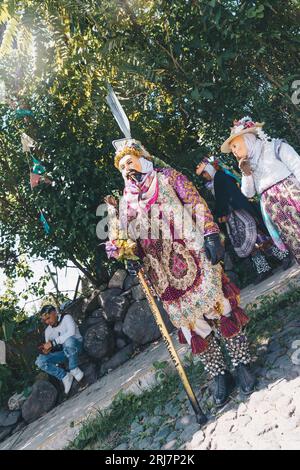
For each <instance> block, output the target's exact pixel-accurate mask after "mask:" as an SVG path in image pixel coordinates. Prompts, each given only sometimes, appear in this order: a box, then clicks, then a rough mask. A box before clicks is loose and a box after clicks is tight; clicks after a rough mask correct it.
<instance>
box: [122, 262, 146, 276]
mask: <svg viewBox="0 0 300 470" xmlns="http://www.w3.org/2000/svg"><path fill="white" fill-rule="evenodd" d="M141 267H142V265H141V262H140V261H137V260H133V259H128V260H127V261H126V269H127V271H128V273H129V274H130V276H136V275H137V273H138V272H139V271H140V269H141Z"/></svg>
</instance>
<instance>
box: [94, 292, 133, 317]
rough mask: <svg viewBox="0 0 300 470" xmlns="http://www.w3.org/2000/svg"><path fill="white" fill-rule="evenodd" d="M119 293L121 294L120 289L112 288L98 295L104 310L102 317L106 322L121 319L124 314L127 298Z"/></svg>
mask: <svg viewBox="0 0 300 470" xmlns="http://www.w3.org/2000/svg"><path fill="white" fill-rule="evenodd" d="M120 294H122V290H121V289H116V288H113V289H108V290H106V291H104V292H101V293H100V295H99V298H100V301H101V305H102V307H103V310H104V318H105V319H106V320H107V321H108V322H116V321H118V320H123V318H124V316H125V314H126V311H127V308H128V306H129V300H128V299H127V297H126V296H125V295H120Z"/></svg>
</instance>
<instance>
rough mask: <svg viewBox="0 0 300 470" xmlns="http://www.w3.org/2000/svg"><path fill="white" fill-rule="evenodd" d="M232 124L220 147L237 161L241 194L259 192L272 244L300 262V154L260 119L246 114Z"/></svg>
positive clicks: (251, 194) (250, 194)
mask: <svg viewBox="0 0 300 470" xmlns="http://www.w3.org/2000/svg"><path fill="white" fill-rule="evenodd" d="M233 124H234V125H233V127H232V128H231V134H230V137H229V138H228V139H227V140H226V141H225V142H224V143H223V145H222V147H221V151H222V152H224V153H230V152H232V153H233V154H234V156H235V157H236V159H237V161H238V162H239V167H240V169H241V171H242V185H241V190H242V192H243V194H244V195H245V196H246V197H249V198H251V197H253V196H254V195H255V194H256V193H257V194H258V195H260V196H261V209H262V214H263V217H264V220H265V223H266V226H267V228H268V230H269V232H270V234H271V236H272V238H273V240H274V242H275V243H276V245H277V246H278V247H279V248H281V249H284V248H288V249H289V250H290V251H291V252H292V254H293V255H294V256H295V258H296V260H297V262H298V263H300V156H299V155H298V153H297V152H296V150H295V149H294V148H293V147H291V146H290V145H289V144H288V143H286V142H284V141H283V140H281V139H273V138H270V137H269V136H267V135H266V134H265V133H264V132H263V131H262V127H263V125H264V123H258V122H253V121H252V120H251V118H250V117H248V116H246V117H244V118H242V119H241V120H240V121H234V123H233ZM278 234H279V236H278Z"/></svg>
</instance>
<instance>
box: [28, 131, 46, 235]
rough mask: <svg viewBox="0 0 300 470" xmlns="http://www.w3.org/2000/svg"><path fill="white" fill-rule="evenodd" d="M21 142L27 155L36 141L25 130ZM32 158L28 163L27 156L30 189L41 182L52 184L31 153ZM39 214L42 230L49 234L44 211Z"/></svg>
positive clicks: (44, 169)
mask: <svg viewBox="0 0 300 470" xmlns="http://www.w3.org/2000/svg"><path fill="white" fill-rule="evenodd" d="M21 144H22V150H23V152H25V153H26V155H27V156H28V153H30V152H31V150H32V149H34V148H35V146H36V142H35V141H34V140H33V139H32V138H31V137H30V136H29V135H27V134H25V132H23V134H22V135H21ZM31 158H32V164H31V165H30V163H29V160H28V157H27V160H28V165H29V171H30V186H31V189H33V188H35V187H36V186H38V185H39V184H41V183H44V184H52V181H51V180H50V179H49V178H48V177H47V176H46V168H45V167H44V165H43V164H42V163H41V162H40V161H39V160H38V159H37V158H35V157H34V156H33V155H32V156H31ZM39 212H40V215H39V220H40V222H41V223H42V225H43V228H44V231H45V233H46V234H47V235H49V234H50V232H51V227H50V225H49V224H48V222H47V219H46V217H45V215H44V212H43V211H42V209H40V210H39Z"/></svg>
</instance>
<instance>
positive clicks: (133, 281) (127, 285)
mask: <svg viewBox="0 0 300 470" xmlns="http://www.w3.org/2000/svg"><path fill="white" fill-rule="evenodd" d="M139 283H140V281H139V279H138V277H137V276H130V275H128V276H127V277H126V279H125V281H124V285H123V289H124V290H125V291H127V290H129V289H131V288H132V287H133V286H137V285H138V284H139Z"/></svg>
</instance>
